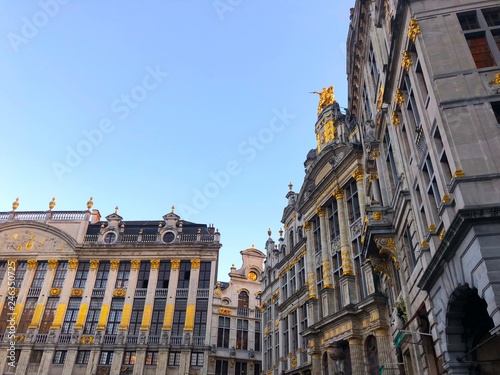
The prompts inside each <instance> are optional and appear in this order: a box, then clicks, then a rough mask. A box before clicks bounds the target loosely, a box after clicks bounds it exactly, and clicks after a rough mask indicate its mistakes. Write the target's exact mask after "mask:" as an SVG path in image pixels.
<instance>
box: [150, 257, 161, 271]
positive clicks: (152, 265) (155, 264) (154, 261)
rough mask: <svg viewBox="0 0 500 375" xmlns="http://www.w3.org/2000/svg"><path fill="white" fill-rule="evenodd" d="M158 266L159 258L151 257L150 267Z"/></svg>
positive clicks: (153, 268) (156, 267)
mask: <svg viewBox="0 0 500 375" xmlns="http://www.w3.org/2000/svg"><path fill="white" fill-rule="evenodd" d="M159 267H160V259H151V269H152V270H155V269H158V268H159Z"/></svg>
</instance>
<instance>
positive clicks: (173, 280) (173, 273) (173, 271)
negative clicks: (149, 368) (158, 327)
mask: <svg viewBox="0 0 500 375" xmlns="http://www.w3.org/2000/svg"><path fill="white" fill-rule="evenodd" d="M180 262H181V261H180V259H172V260H171V261H170V263H171V264H172V266H171V268H170V282H169V285H168V294H167V305H166V307H165V315H164V317H163V327H162V330H163V331H171V330H172V322H173V319H174V308H175V298H176V294H177V293H176V291H177V285H178V282H179V266H180ZM163 334H165V333H163ZM158 357H159V354H158ZM159 360H160V359H159V358H158V361H159Z"/></svg>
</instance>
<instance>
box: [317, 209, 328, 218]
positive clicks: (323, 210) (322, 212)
mask: <svg viewBox="0 0 500 375" xmlns="http://www.w3.org/2000/svg"><path fill="white" fill-rule="evenodd" d="M316 213H317V214H318V216H325V215H326V210H325V209H324V208H323V207H317V208H316Z"/></svg>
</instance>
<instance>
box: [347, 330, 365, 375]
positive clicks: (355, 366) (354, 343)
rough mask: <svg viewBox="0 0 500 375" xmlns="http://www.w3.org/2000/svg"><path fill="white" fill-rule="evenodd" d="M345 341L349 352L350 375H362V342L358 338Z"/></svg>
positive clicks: (363, 365)
mask: <svg viewBox="0 0 500 375" xmlns="http://www.w3.org/2000/svg"><path fill="white" fill-rule="evenodd" d="M347 341H348V342H349V352H350V353H351V368H352V375H364V374H365V361H364V358H363V340H362V339H361V338H358V337H351V338H350V339H348V340H347Z"/></svg>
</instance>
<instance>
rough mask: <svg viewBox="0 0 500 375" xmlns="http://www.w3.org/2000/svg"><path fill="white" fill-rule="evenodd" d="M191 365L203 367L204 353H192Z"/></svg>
mask: <svg viewBox="0 0 500 375" xmlns="http://www.w3.org/2000/svg"><path fill="white" fill-rule="evenodd" d="M191 366H196V367H203V353H198V352H193V353H191Z"/></svg>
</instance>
